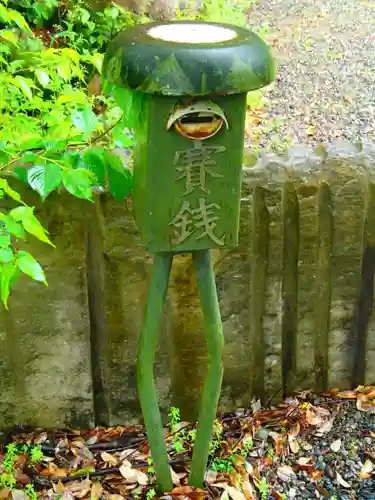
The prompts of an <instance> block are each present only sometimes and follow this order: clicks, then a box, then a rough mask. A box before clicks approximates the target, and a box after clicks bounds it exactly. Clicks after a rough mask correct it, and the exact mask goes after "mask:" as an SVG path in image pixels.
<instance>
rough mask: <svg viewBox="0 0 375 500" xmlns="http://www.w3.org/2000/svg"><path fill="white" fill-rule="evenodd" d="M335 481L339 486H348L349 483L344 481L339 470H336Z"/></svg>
mask: <svg viewBox="0 0 375 500" xmlns="http://www.w3.org/2000/svg"><path fill="white" fill-rule="evenodd" d="M336 481H337V482H338V484H339V485H340V486H343V487H344V488H350V487H351V485H350V484H349V483H348V482H347V481H345V479H344V478H343V477H342V475H341V474H340V473H339V472H336Z"/></svg>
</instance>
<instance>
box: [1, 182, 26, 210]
mask: <svg viewBox="0 0 375 500" xmlns="http://www.w3.org/2000/svg"><path fill="white" fill-rule="evenodd" d="M0 189H4V191H5V192H6V194H7V195H8V196H9V197H10V198H12V199H13V200H15V201H18V202H19V203H23V201H22V199H21V196H20V194H19V193H17V191H14V189H12V188H11V187H10V186H9V184H8V182H7V180H6V179H0ZM23 204H24V203H23Z"/></svg>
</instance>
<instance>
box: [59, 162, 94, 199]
mask: <svg viewBox="0 0 375 500" xmlns="http://www.w3.org/2000/svg"><path fill="white" fill-rule="evenodd" d="M62 180H63V184H64V186H65V188H66V189H67V191H69V193H70V194H72V195H73V196H76V197H77V198H82V199H84V200H90V201H92V186H93V174H92V173H91V172H89V171H88V170H86V169H84V168H77V169H76V170H65V171H64V172H63V174H62Z"/></svg>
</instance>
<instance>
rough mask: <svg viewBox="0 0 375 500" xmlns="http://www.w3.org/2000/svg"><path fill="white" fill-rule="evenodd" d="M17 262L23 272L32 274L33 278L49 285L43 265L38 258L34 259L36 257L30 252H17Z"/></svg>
mask: <svg viewBox="0 0 375 500" xmlns="http://www.w3.org/2000/svg"><path fill="white" fill-rule="evenodd" d="M16 264H17V266H18V268H19V269H20V270H21V271H22V272H23V273H25V274H27V275H28V276H30V277H31V278H32V279H33V280H35V281H41V282H42V283H44V284H46V285H47V281H46V277H45V276H44V272H43V269H42V266H41V265H40V264H39V262H38V261H37V260H35V259H34V257H33V256H32V255H31V254H30V253H29V252H25V251H19V252H17V254H16Z"/></svg>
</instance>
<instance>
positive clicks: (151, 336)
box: [137, 253, 173, 492]
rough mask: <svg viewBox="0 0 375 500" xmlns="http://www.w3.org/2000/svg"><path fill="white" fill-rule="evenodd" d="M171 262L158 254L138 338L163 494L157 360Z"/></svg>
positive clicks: (166, 487)
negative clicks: (155, 364)
mask: <svg viewBox="0 0 375 500" xmlns="http://www.w3.org/2000/svg"><path fill="white" fill-rule="evenodd" d="M172 259H173V254H170V253H167V254H163V255H161V254H159V255H155V258H154V265H153V270H152V275H151V282H150V288H149V291H148V300H147V305H146V311H145V322H144V326H143V329H142V332H141V336H140V339H139V347H138V357H137V382H138V392H139V399H140V401H141V406H142V413H143V418H144V421H145V426H146V429H147V437H148V440H149V443H150V451H151V456H152V459H153V462H154V463H153V466H154V469H155V476H156V481H157V484H158V486H159V487H160V489H161V491H163V492H166V491H170V490H171V489H172V478H171V471H170V468H169V464H168V455H167V450H166V448H165V444H164V429H163V423H162V420H161V415H160V410H159V405H158V398H157V394H156V387H155V382H154V360H155V354H156V348H157V344H158V332H159V328H160V324H161V319H162V316H163V311H164V301H165V296H166V294H167V288H168V281H169V274H170V271H171V265H172Z"/></svg>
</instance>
